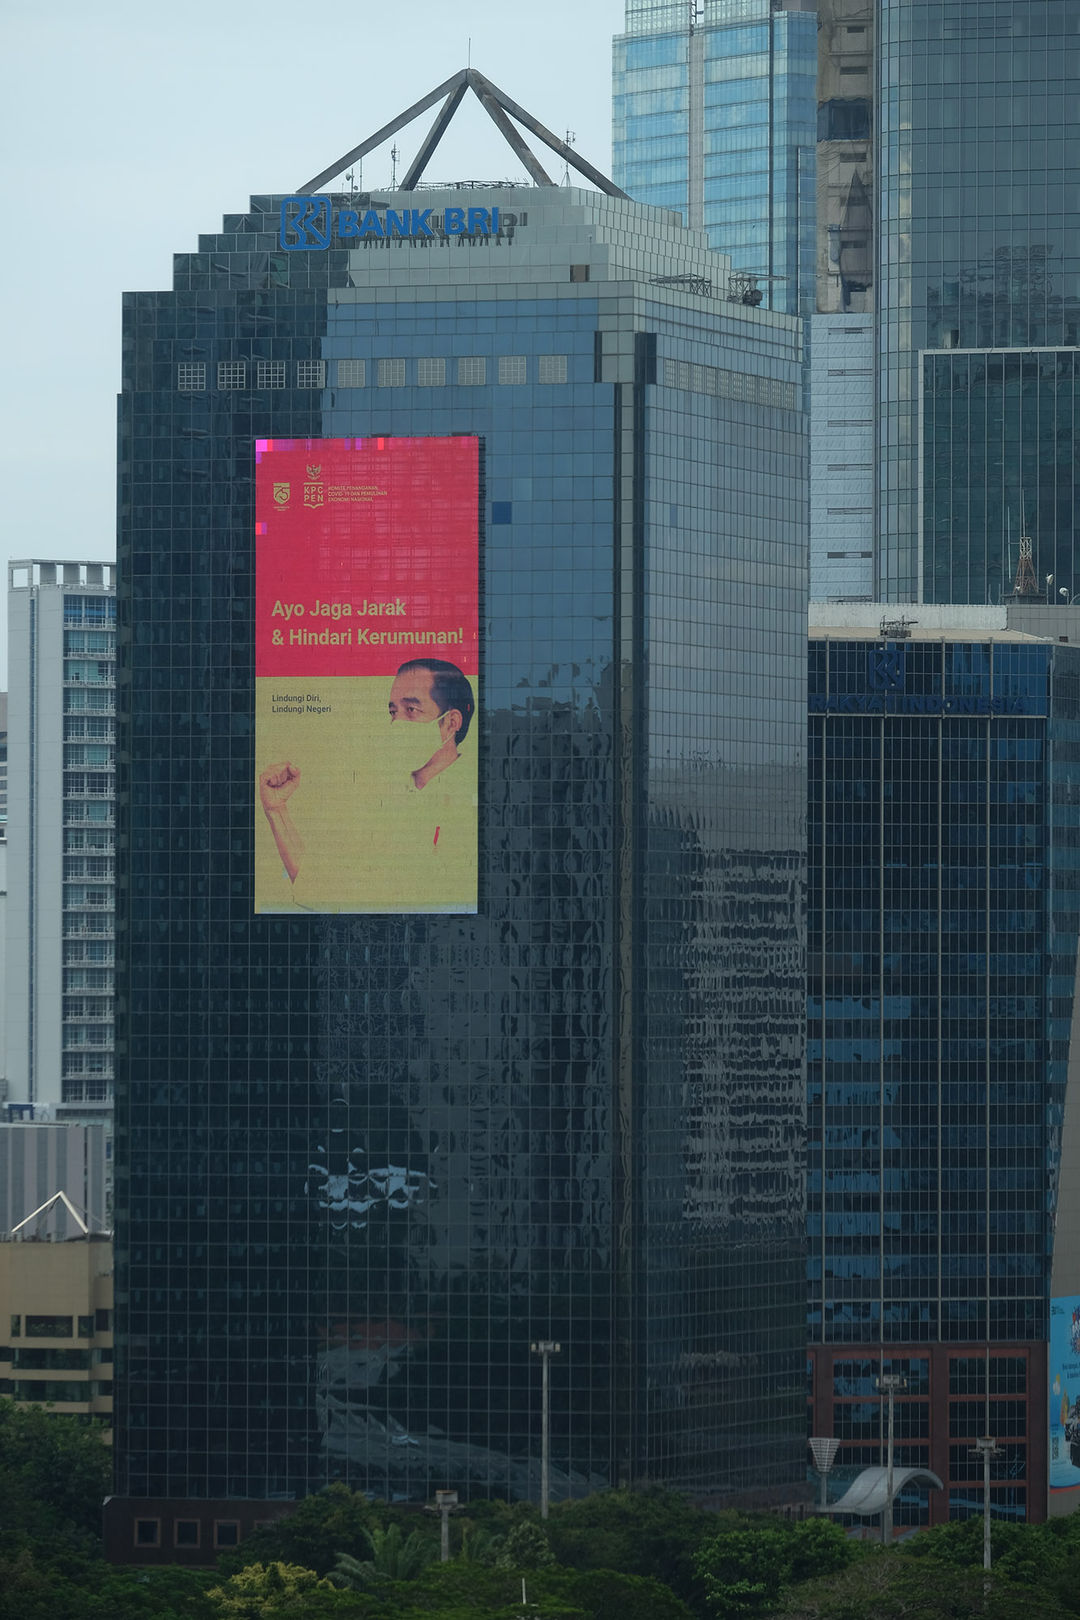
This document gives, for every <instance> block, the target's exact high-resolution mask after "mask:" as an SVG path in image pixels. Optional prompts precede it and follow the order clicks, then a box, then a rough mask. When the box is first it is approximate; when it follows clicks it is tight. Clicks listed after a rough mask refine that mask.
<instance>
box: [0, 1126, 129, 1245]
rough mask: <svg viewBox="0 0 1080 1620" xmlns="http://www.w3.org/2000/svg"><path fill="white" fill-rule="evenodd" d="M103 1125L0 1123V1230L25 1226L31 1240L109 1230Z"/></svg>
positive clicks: (107, 1151) (108, 1138)
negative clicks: (27, 1225) (26, 1225)
mask: <svg viewBox="0 0 1080 1620" xmlns="http://www.w3.org/2000/svg"><path fill="white" fill-rule="evenodd" d="M110 1148H111V1132H110V1130H109V1128H108V1126H107V1125H105V1124H98V1125H75V1124H72V1123H70V1122H68V1123H63V1124H58V1123H55V1122H50V1123H47V1124H43V1123H41V1122H39V1121H37V1120H29V1119H26V1120H22V1121H20V1122H19V1123H13V1124H6V1125H0V1232H2V1233H5V1234H8V1235H10V1233H11V1232H13V1231H14V1230H15V1228H17V1227H23V1226H24V1224H25V1223H27V1222H30V1223H31V1226H32V1230H33V1235H34V1236H35V1237H52V1238H61V1239H63V1238H68V1237H74V1236H76V1235H77V1234H79V1233H82V1232H87V1231H90V1232H95V1233H101V1232H104V1231H107V1230H108V1229H109V1211H108V1185H109V1155H110Z"/></svg>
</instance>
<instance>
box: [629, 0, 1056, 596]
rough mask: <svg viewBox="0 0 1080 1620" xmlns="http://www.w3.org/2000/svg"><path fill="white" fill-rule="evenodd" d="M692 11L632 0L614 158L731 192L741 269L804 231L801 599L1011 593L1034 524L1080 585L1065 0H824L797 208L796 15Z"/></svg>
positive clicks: (646, 176) (742, 3) (715, 0)
mask: <svg viewBox="0 0 1080 1620" xmlns="http://www.w3.org/2000/svg"><path fill="white" fill-rule="evenodd" d="M691 15H693V8H690V10H689V11H688V8H686V7H683V6H680V5H674V4H651V3H648V0H627V12H626V29H627V32H626V35H625V36H624V37H622V38H620V39H619V40H617V41H616V45H615V113H614V127H615V160H614V172H615V178H616V179H617V180H618V181H619V182H620V184H622V185H624V186H625V187H626V189H627V190H628V191H629V192H630V193H631V194H632V195H633V196H635V197H637V198H639V199H640V200H642V201H644V202H659V201H663V202H664V203H665V204H666V205H667V206H670V207H677V208H680V209H682V210H684V212H685V213H686V214H687V215H688V216H689V217H691V218H693V209H694V208H695V206H701V205H698V204H696V203H695V195H696V194H700V193H701V190H702V186H704V197H705V198H706V199H710V198H715V199H716V201H715V204H714V209H713V212H711V213H707V214H706V215H705V216H704V217H703V221H702V222H703V223H704V224H705V226H706V229H707V230H708V231H709V235H710V240H711V241H712V242H713V245H714V246H716V247H719V248H721V249H723V250H725V251H730V252H731V253H732V255H733V266H734V268H735V269H736V270H737V271H758V272H760V271H762V270H769V271H770V272H773V271H774V269H775V266H776V265H778V264H780V263H782V261H783V258H784V254H785V252H786V253H787V255H788V257H789V258H790V256H791V254H792V253H793V252H794V251H795V250H796V248H795V244H796V241H797V242H798V244H799V246H798V251H799V253H800V255H803V254H805V251H806V240H807V235H808V233H810V234H812V235H813V238H814V250H813V260H814V278H813V279H814V288H813V297H812V299H809V298H808V297H807V293H806V289H805V284H804V282H803V281H802V280H800V287H801V288H802V291H803V303H802V308H803V310H804V312H805V313H807V314H808V315H809V314H810V313H811V311H812V312H813V314H812V319H811V321H810V342H809V350H810V367H811V377H810V389H811V395H810V397H811V402H812V403H811V419H812V430H811V433H812V436H811V479H812V482H811V596H812V598H814V599H815V600H822V601H823V600H840V599H863V600H879V599H880V600H882V601H886V602H910V601H922V600H925V601H928V602H956V603H964V602H980V603H1000V602H1002V601H1004V600H1005V599H1006V597H1007V596H1009V595H1010V594H1011V593H1013V591H1014V589H1015V586H1016V582H1017V572H1018V566H1019V563H1020V540H1021V538H1022V537H1023V536H1024V535H1025V534H1026V535H1027V536H1029V537H1030V538H1031V539H1032V541H1033V577H1034V580H1035V582H1036V585H1037V589H1038V590H1040V591H1044V590H1045V589H1046V585H1047V579H1048V576H1052V589H1053V590H1055V591H1057V590H1059V589H1066V590H1067V591H1068V592H1069V594H1070V595H1072V594H1075V593H1076V592H1077V591H1078V590H1080V557H1078V556H1077V550H1076V538H1075V537H1076V535H1077V533H1078V532H1080V522H1078V518H1080V454H1078V439H1077V433H1078V429H1077V423H1078V422H1080V359H1078V348H1077V346H1078V344H1080V231H1078V229H1077V218H1078V205H1080V160H1078V156H1077V143H1076V140H1075V126H1076V119H1077V113H1078V103H1077V97H1076V84H1077V81H1078V74H1080V34H1078V24H1080V11H1078V8H1077V5H1076V3H1075V0H1053V3H1051V4H1048V5H1016V6H1010V5H1005V4H997V5H991V6H987V5H985V4H974V3H972V4H957V5H954V6H952V7H946V8H941V7H932V6H924V5H916V4H914V3H912V0H894V3H883V4H879V5H877V6H872V7H868V6H866V5H865V4H862V3H861V0H824V3H823V4H822V5H821V6H819V7H818V8H817V23H818V27H817V30H816V33H817V45H816V51H817V131H816V149H815V152H814V154H813V155H811V154H810V153H809V152H808V151H807V149H806V148H805V146H803V145H801V144H800V141H801V139H802V137H801V136H800V137H799V139H798V140H796V143H795V144H796V147H797V150H798V152H799V154H800V156H799V162H800V164H801V166H802V172H803V173H810V172H811V170H812V171H813V174H814V190H815V193H816V219H815V220H813V222H812V216H813V214H814V209H813V205H812V204H811V205H810V206H809V207H808V206H806V204H805V201H804V199H803V194H802V192H801V191H800V192H799V193H798V196H799V198H800V206H799V210H798V212H797V214H795V215H794V216H793V212H792V209H791V207H790V206H789V205H788V204H786V203H785V202H784V199H785V198H786V197H788V196H789V195H790V190H789V191H785V190H784V189H783V188H782V187H780V188H774V190H773V191H772V192H767V191H766V189H765V188H764V184H763V181H764V177H765V175H766V174H767V173H769V174H771V173H772V172H773V170H774V169H775V167H776V162H777V160H778V157H779V154H780V153H781V152H782V151H784V150H787V148H785V145H784V137H783V135H782V132H781V126H780V124H779V123H778V109H781V110H783V109H786V108H787V107H788V106H789V105H790V104H791V97H790V85H791V73H792V68H793V62H794V61H795V60H796V58H795V57H793V55H792V47H791V45H790V44H789V45H788V47H787V48H786V49H785V48H783V47H782V46H781V45H780V42H779V40H778V39H777V38H776V37H775V36H776V35H777V31H778V30H781V29H783V28H787V29H789V30H790V29H792V28H795V29H796V31H797V30H798V28H799V27H801V26H802V23H803V19H802V18H801V16H800V14H799V13H798V12H795V13H790V12H787V11H779V12H778V11H775V10H773V8H772V7H771V6H770V5H768V4H765V3H764V0H736V3H732V0H711V3H710V0H704V5H703V7H702V8H701V10H700V11H699V12H698V14H697V17H698V20H696V21H695V22H693V23H690V22H689V20H688V19H689V17H690V16H691ZM782 19H787V20H786V22H783V21H782ZM805 21H806V22H809V23H813V21H814V17H813V14H808V15H807V17H806V18H805ZM702 35H704V39H705V41H706V43H705V44H704V46H702V44H701V36H702ZM793 37H795V36H793ZM797 37H798V38H799V39H800V40H802V39H803V36H802V34H801V33H798V32H797ZM743 41H745V43H743ZM714 42H715V43H714ZM766 44H767V48H766ZM809 48H810V47H809V45H808V44H807V43H806V42H805V41H804V42H803V51H802V56H801V57H800V58H798V64H799V65H798V69H797V71H798V72H799V73H800V74H801V75H805V73H806V71H807V69H806V62H807V51H808V50H809ZM703 50H704V53H705V62H706V66H705V68H704V70H703V75H704V88H703V92H698V100H697V101H696V100H695V93H694V91H693V88H692V87H693V85H694V82H695V80H694V72H693V63H694V61H695V52H696V53H697V54H698V56H700V55H701V54H702V51H703ZM710 53H716V55H717V57H718V58H719V60H718V61H717V63H716V65H715V66H710V65H709V63H710V61H711V55H710ZM743 53H747V54H743ZM699 77H701V73H700V72H699ZM699 101H700V108H699ZM766 132H770V138H769V140H768V145H767V150H768V152H769V154H770V155H771V162H770V163H769V164H768V165H767V164H766V163H765V162H764V161H763V158H762V155H761V154H762V152H763V151H764V150H765V142H766ZM755 143H756V146H755ZM721 153H723V154H727V156H726V158H721V157H719V156H718V155H717V154H721ZM752 154H755V155H752ZM725 161H726V162H728V163H730V164H731V165H732V166H733V170H734V172H735V173H736V174H741V173H742V164H743V163H745V165H746V166H747V167H748V168H749V169H750V170H751V171H752V172H750V173H747V174H745V176H743V178H741V179H740V180H739V182H738V189H729V191H728V192H727V193H726V194H723V193H722V188H721V185H720V182H719V180H716V181H713V182H711V188H710V180H709V178H708V177H709V176H710V175H711V174H712V172H713V170H714V169H715V168H716V166H717V164H718V163H723V162H725ZM702 175H704V176H705V177H706V178H705V179H704V181H702V180H701V178H700V177H701V176H702ZM755 175H756V176H758V179H759V183H758V184H757V193H756V196H755V203H756V205H757V206H758V208H759V210H760V215H759V221H758V223H757V225H756V227H755V229H756V231H757V232H758V233H759V235H760V237H761V239H762V240H764V238H765V237H766V236H768V237H769V239H770V242H771V246H770V252H769V258H768V263H766V261H765V258H764V257H763V255H762V253H761V252H757V253H756V254H755V242H754V240H753V239H750V240H748V239H747V237H746V234H745V233H746V225H745V220H746V217H747V215H746V211H745V208H744V204H743V201H742V198H741V194H740V193H741V190H742V189H746V190H749V189H750V188H751V187H752V186H753V185H754V184H755V180H754V176H755ZM695 176H697V177H698V180H697V193H695V188H694V177H695ZM688 184H689V191H688V190H687V185H688ZM776 196H779V198H780V199H781V202H780V205H779V206H774V198H775V197H776ZM721 199H722V200H721ZM751 218H752V216H751ZM781 239H783V240H784V241H786V243H787V246H786V248H785V247H784V246H783V244H782V240H781ZM785 273H786V274H788V275H789V277H790V270H789V269H788V270H786V271H785ZM788 307H794V305H789V306H788Z"/></svg>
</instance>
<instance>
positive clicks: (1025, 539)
mask: <svg viewBox="0 0 1080 1620" xmlns="http://www.w3.org/2000/svg"><path fill="white" fill-rule="evenodd" d="M1026 528H1027V524H1026V523H1025V522H1024V502H1023V499H1022V498H1021V501H1020V561H1019V562H1018V563H1017V565H1016V580H1015V583H1014V584H1013V588H1012V594H1013V600H1014V601H1015V600H1016V598H1017V597H1020V598H1024V597H1030V596H1039V597H1041V596H1042V591H1041V590H1040V589H1039V582H1038V580H1037V579H1036V578H1035V564H1034V562H1033V560H1032V546H1031V536H1030V534H1025V532H1024V531H1025V529H1026Z"/></svg>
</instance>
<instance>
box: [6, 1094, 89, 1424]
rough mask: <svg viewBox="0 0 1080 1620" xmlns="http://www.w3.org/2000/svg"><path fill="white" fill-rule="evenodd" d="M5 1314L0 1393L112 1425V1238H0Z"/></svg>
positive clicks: (28, 1233)
mask: <svg viewBox="0 0 1080 1620" xmlns="http://www.w3.org/2000/svg"><path fill="white" fill-rule="evenodd" d="M10 1128H11V1129H14V1130H21V1129H24V1128H25V1127H22V1126H13V1127H10ZM63 1128H64V1127H59V1126H58V1127H54V1129H58V1130H59V1129H63ZM90 1129H91V1130H97V1131H98V1132H100V1131H101V1130H102V1127H101V1126H92V1127H90ZM0 1313H2V1314H3V1321H4V1323H5V1327H6V1336H7V1339H8V1342H7V1343H6V1344H5V1345H4V1346H3V1347H2V1348H0V1395H2V1396H4V1397H5V1398H6V1399H7V1400H12V1401H14V1402H15V1403H16V1405H17V1406H23V1405H35V1406H48V1407H49V1408H50V1409H51V1410H53V1411H55V1412H57V1413H62V1414H63V1415H64V1416H67V1417H82V1418H97V1419H98V1420H99V1421H100V1422H101V1423H103V1424H105V1425H108V1424H110V1423H111V1421H112V1403H113V1276H112V1243H111V1241H110V1240H109V1237H108V1236H107V1235H104V1234H102V1233H100V1232H99V1233H90V1234H86V1233H81V1234H78V1235H75V1236H69V1237H67V1238H66V1239H55V1238H54V1235H50V1236H49V1237H48V1238H46V1237H42V1238H38V1237H36V1236H34V1235H33V1230H32V1229H31V1228H27V1229H25V1230H24V1231H23V1232H20V1233H17V1234H16V1235H15V1236H14V1237H12V1236H10V1235H8V1236H5V1237H4V1238H2V1239H0Z"/></svg>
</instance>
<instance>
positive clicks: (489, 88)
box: [298, 67, 629, 201]
mask: <svg viewBox="0 0 1080 1620" xmlns="http://www.w3.org/2000/svg"><path fill="white" fill-rule="evenodd" d="M466 90H471V91H472V92H473V94H474V95H475V96H476V97H477V99H478V100H479V102H480V105H481V106H482V107H483V109H484V111H485V112H486V113H487V115H488V117H489V118H490V119H491V121H492V123H493V124H494V125H495V127H496V129H497V130H498V131H499V133H500V134H501V135H502V136H503V138H504V139H505V141H506V142H507V145H508V146H509V147H510V148H511V150H512V151H513V152H514V154H515V156H516V157H518V158H520V160H521V162H522V163H523V164H524V165H525V167H526V169H527V170H528V171H529V174H530V175H531V176H532V178H533V181H534V183H535V184H536V185H538V186H554V185H555V181H554V180H552V178H551V176H550V175H549V174H548V173H547V172H546V171H545V169H544V167H543V164H542V163H541V162H540V160H539V158H537V156H536V155H535V153H534V152H533V151H532V150H531V148H530V147H529V146H528V145H527V143H526V141H525V139H524V137H523V136H522V134H521V131H520V130H518V129H516V128H515V127H514V125H513V124H512V123H511V122H510V119H511V118H513V119H516V120H517V122H518V123H519V124H521V125H522V126H523V127H524V128H525V129H527V130H528V131H529V132H530V134H532V135H535V136H536V138H537V139H538V140H541V141H543V143H544V145H545V146H549V147H550V148H551V150H552V151H553V152H556V153H557V154H558V155H559V157H561V158H562V159H563V160H564V162H566V163H568V164H570V166H571V167H572V168H574V169H576V170H577V172H578V173H579V174H582V175H584V176H585V178H586V180H589V181H591V182H592V184H593V185H594V186H595V187H596V188H597V190H598V191H602V192H604V193H605V194H606V195H607V196H609V197H623V198H625V199H626V200H627V201H629V198H628V197H627V195H626V192H625V191H620V190H619V187H618V186H617V185H616V184H615V182H614V180H609V179H608V178H607V176H606V175H604V174H601V173H600V170H599V169H594V168H593V166H592V164H591V163H586V161H585V159H584V158H583V157H579V156H578V154H577V153H576V152H575V151H574V150H573V148H572V147H570V146H567V144H566V142H565V141H560V139H559V137H558V136H557V135H553V134H552V132H551V130H550V129H548V128H546V127H545V125H543V124H542V123H541V122H540V120H539V119H538V118H534V117H533V116H532V114H531V113H527V112H526V111H525V109H524V107H519V106H518V104H517V102H516V101H511V99H510V97H509V96H508V95H505V94H504V93H503V91H502V90H500V89H498V87H497V86H496V85H494V84H492V82H491V80H490V79H485V77H484V75H483V74H482V73H480V72H478V71H477V69H476V68H471V67H470V68H462V69H461V71H460V72H459V73H455V74H454V76H453V78H451V79H446V80H445V81H444V82H443V83H442V84H440V85H436V87H435V89H434V90H431V91H429V92H428V94H427V95H426V96H422V97H421V98H420V100H419V101H414V102H413V104H412V106H411V107H409V108H407V109H406V111H405V112H403V113H399V115H398V116H397V118H392V119H391V120H390V122H389V123H388V124H384V125H383V127H382V129H379V130H376V132H375V134H374V135H369V136H368V138H367V140H366V141H361V142H360V145H359V146H354V147H353V149H352V151H351V152H346V153H345V156H344V157H342V158H338V160H337V162H336V163H331V165H330V167H329V168H328V169H323V171H322V173H321V174H317V175H315V176H314V178H313V179H311V180H307V181H305V183H304V184H303V185H302V186H300V187H299V188H298V195H302V196H306V195H310V193H311V192H313V191H318V190H319V188H320V186H323V185H325V184H326V182H327V181H328V180H332V179H333V178H334V176H335V175H338V174H341V173H342V172H343V171H344V170H345V169H347V168H348V167H349V165H350V164H351V163H356V162H358V161H359V159H360V158H362V157H366V156H367V154H368V153H369V152H373V151H374V150H375V148H376V147H377V146H381V145H382V144H383V142H384V141H388V140H389V139H390V137H391V135H396V134H397V132H398V130H399V129H404V127H405V125H406V124H411V123H412V121H413V119H414V118H419V116H420V114H421V113H422V112H426V111H427V109H428V108H429V107H433V106H434V105H435V103H436V102H437V101H438V100H439V99H440V97H445V98H446V99H445V100H444V101H443V104H442V106H441V107H440V108H439V112H438V116H437V117H436V119H435V122H434V123H433V124H432V126H431V128H430V129H429V130H428V133H427V137H426V139H425V140H424V143H423V145H422V146H421V148H420V150H419V152H417V154H416V156H415V157H414V158H413V160H412V163H411V164H410V165H409V168H408V171H407V173H406V175H405V178H404V179H403V180H402V181H401V183H400V185H397V186H395V187H394V188H393V189H394V190H396V191H414V190H415V189H416V185H417V182H418V181H419V179H420V176H421V175H422V174H423V172H424V170H425V169H426V168H427V166H428V163H429V162H430V160H431V157H432V154H433V153H434V151H435V148H436V147H437V146H438V144H439V142H440V141H441V140H442V138H443V135H444V134H445V133H446V130H447V127H448V125H449V123H450V120H451V119H452V118H453V116H454V114H455V113H456V112H457V110H458V108H459V107H460V106H461V103H462V101H463V100H464V98H465V92H466Z"/></svg>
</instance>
